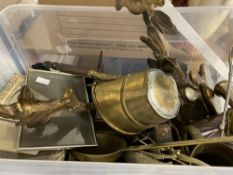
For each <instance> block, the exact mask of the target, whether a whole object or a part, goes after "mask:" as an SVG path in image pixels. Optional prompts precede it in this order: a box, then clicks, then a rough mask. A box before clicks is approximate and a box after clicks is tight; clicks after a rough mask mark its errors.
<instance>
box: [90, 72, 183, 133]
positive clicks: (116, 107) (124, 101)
mask: <svg viewBox="0 0 233 175" xmlns="http://www.w3.org/2000/svg"><path fill="white" fill-rule="evenodd" d="M161 81H163V83H161ZM92 95H93V99H94V103H95V105H96V108H97V110H98V111H99V112H100V114H101V116H102V117H103V119H104V120H105V121H106V122H107V123H108V124H109V125H110V126H111V127H112V128H113V129H115V130H117V131H119V132H121V133H123V134H137V133H139V132H141V131H143V130H145V129H147V128H149V127H152V126H153V125H155V124H159V123H161V122H165V121H167V120H169V119H172V118H174V117H175V116H176V114H177V112H178V110H179V99H178V91H177V87H176V84H175V81H174V80H173V78H172V77H171V76H169V75H166V74H165V73H163V72H162V71H160V70H157V69H151V70H147V71H143V72H139V73H134V74H129V75H127V76H123V77H121V78H119V79H117V80H114V81H109V82H103V83H99V84H97V85H95V86H94V87H93V93H92ZM167 101H168V102H167ZM167 104H169V105H168V106H167Z"/></svg>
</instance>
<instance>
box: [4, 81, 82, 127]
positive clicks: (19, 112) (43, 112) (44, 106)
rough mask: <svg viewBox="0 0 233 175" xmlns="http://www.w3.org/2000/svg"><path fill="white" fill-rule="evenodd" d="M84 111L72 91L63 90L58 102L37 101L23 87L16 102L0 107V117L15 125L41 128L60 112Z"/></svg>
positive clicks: (26, 88)
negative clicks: (61, 97)
mask: <svg viewBox="0 0 233 175" xmlns="http://www.w3.org/2000/svg"><path fill="white" fill-rule="evenodd" d="M65 109H66V110H68V109H71V110H76V111H82V110H86V106H85V105H84V104H82V103H81V102H79V101H77V100H76V97H75V96H74V94H73V90H72V89H69V88H67V89H65V91H64V98H63V99H58V100H49V101H40V100H37V99H36V98H35V97H34V95H33V94H32V92H31V91H30V89H29V88H28V87H27V86H23V87H22V89H21V91H20V94H19V96H18V101H17V102H16V103H13V104H10V105H0V116H1V117H3V118H6V119H12V120H15V121H17V123H16V124H17V125H26V126H28V127H29V128H32V127H41V126H44V125H46V124H47V123H49V122H50V120H51V119H52V117H53V115H54V114H55V113H56V112H58V111H60V110H65Z"/></svg>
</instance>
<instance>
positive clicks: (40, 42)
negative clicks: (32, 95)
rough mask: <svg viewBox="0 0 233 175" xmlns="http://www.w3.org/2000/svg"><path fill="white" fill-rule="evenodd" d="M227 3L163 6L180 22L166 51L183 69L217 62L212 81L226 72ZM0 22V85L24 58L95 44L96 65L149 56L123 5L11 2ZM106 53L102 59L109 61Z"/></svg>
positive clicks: (170, 169) (87, 170)
mask: <svg viewBox="0 0 233 175" xmlns="http://www.w3.org/2000/svg"><path fill="white" fill-rule="evenodd" d="M232 9H233V8H232V7H193V8H178V9H169V8H165V9H163V10H164V11H166V12H167V13H168V14H169V15H170V16H171V17H172V16H173V15H174V16H177V15H178V16H179V13H178V11H179V12H180V14H181V15H182V16H179V18H182V20H181V22H182V23H181V22H180V23H179V25H178V29H179V30H180V32H181V33H180V34H179V35H177V36H166V38H167V40H168V48H169V51H170V55H172V56H175V57H177V59H178V60H179V61H180V62H182V63H183V64H186V65H187V70H191V69H196V70H197V68H198V67H199V65H200V64H201V63H206V64H207V65H210V66H213V67H214V68H215V69H217V68H218V67H220V69H217V70H216V71H215V73H216V74H217V76H216V77H215V78H213V83H216V82H217V81H219V79H221V76H220V75H222V76H224V74H225V73H226V70H227V69H225V68H224V66H225V64H224V62H226V60H227V56H228V52H229V50H230V46H231V42H232V41H233V38H232V37H231V36H232V33H233V30H232V29H231V26H232V25H233V20H232V16H233V15H232ZM177 10H178V11H177ZM173 19H174V20H175V18H173ZM0 21H1V22H0V36H1V37H0V51H1V52H0V53H1V64H0V74H1V76H0V88H1V87H3V86H4V85H5V83H6V82H7V80H8V79H9V78H10V77H11V75H12V74H13V73H15V72H19V73H23V74H25V73H26V71H27V69H28V68H29V67H30V66H31V65H32V64H35V63H37V62H42V61H46V60H49V61H57V62H64V63H68V64H73V65H77V64H78V62H79V59H80V58H83V56H96V57H97V56H98V55H99V53H100V50H103V53H104V59H105V63H106V65H105V69H104V68H103V71H106V72H111V71H113V72H115V73H122V74H124V73H128V72H127V71H128V69H127V68H126V67H125V66H129V67H130V66H132V65H133V66H135V65H136V67H131V68H132V71H138V70H141V69H144V68H145V67H146V64H145V61H146V58H147V57H152V52H151V50H150V49H148V48H147V47H146V46H145V45H144V44H143V43H141V42H140V40H139V36H140V35H145V33H146V28H145V25H144V23H143V21H142V17H141V16H135V15H132V14H130V13H128V12H127V11H126V10H122V11H120V12H116V11H115V9H114V8H110V7H109V8H107V7H106V8H105V7H103V8H100V7H69V6H37V5H16V6H11V7H8V8H6V9H4V10H3V11H1V13H0ZM174 22H176V21H174ZM177 22H179V21H177ZM175 24H176V23H175ZM177 24H178V23H177ZM182 25H184V26H186V27H190V28H191V29H192V30H188V28H187V31H185V30H186V28H184V29H182V28H181V27H182ZM193 32H194V33H195V34H196V35H198V36H199V37H200V39H201V41H204V46H205V47H208V49H209V51H210V50H211V51H210V52H209V53H212V55H213V54H214V56H215V57H214V58H212V57H208V56H207V55H206V54H205V53H203V48H201V47H199V46H200V45H198V44H200V43H198V42H197V40H196V42H194V41H193V40H192V41H191V40H190V39H191V38H190V37H189V36H191V37H192V36H193V35H192V34H193ZM186 38H188V39H186ZM194 39H195V38H194ZM193 44H194V45H193ZM195 44H197V45H195ZM201 44H202V45H203V43H201ZM107 58H110V59H109V61H107ZM122 58H125V60H129V59H132V58H134V59H140V61H139V62H140V64H136V62H133V63H131V62H132V61H131V62H130V61H126V63H127V64H124V65H123V66H122V64H123V63H124V62H125V61H122ZM119 60H121V62H118V63H119V64H117V65H119V67H118V68H114V70H111V69H109V66H111V65H114V64H115V63H114V61H119ZM216 60H217V61H216ZM122 62H123V63H122ZM218 63H219V64H218ZM221 65H224V66H221ZM140 66H142V67H140ZM211 70H214V69H211ZM213 72H214V71H213ZM218 73H219V75H218ZM0 167H1V173H0V174H4V175H6V174H52V173H54V172H56V174H67V175H69V174H77V173H79V174H101V175H102V174H156V173H159V174H177V175H178V174H179V175H180V174H204V173H210V174H220V173H221V174H229V175H230V174H232V172H233V169H228V168H200V167H183V166H155V165H132V164H116V163H114V164H105V163H102V164H96V163H81V162H73V163H72V162H49V163H48V162H41V161H16V160H11V161H9V160H1V161H0Z"/></svg>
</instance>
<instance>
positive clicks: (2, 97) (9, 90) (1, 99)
mask: <svg viewBox="0 0 233 175" xmlns="http://www.w3.org/2000/svg"><path fill="white" fill-rule="evenodd" d="M24 84H25V77H24V76H22V75H20V74H14V75H12V77H11V78H10V79H9V80H8V82H7V84H6V85H5V87H4V88H3V90H2V91H1V93H0V104H9V103H10V102H12V100H14V99H13V97H14V95H16V93H17V91H19V90H20V89H21V88H22V86H23V85H24Z"/></svg>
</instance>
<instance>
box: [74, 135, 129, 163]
mask: <svg viewBox="0 0 233 175" xmlns="http://www.w3.org/2000/svg"><path fill="white" fill-rule="evenodd" d="M96 139H97V143H98V146H97V147H89V148H78V149H75V150H72V151H71V154H72V156H73V157H74V158H76V159H78V160H81V161H93V162H114V161H116V160H117V159H118V158H119V157H120V156H121V155H122V153H123V152H121V151H119V150H122V149H125V148H126V147H127V144H126V141H125V140H124V139H122V138H120V137H118V136H114V135H108V134H97V135H96Z"/></svg>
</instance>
